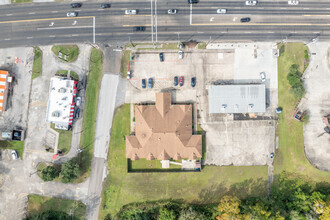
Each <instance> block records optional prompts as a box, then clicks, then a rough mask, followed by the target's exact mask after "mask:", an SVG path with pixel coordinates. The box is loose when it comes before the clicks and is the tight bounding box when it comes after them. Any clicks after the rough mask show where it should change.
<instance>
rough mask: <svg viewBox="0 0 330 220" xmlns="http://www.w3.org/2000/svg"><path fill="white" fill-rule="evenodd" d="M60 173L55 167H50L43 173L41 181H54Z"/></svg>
mask: <svg viewBox="0 0 330 220" xmlns="http://www.w3.org/2000/svg"><path fill="white" fill-rule="evenodd" d="M58 175H59V172H58V171H57V170H56V168H55V167H53V166H48V167H46V168H44V169H43V170H42V171H41V179H42V180H43V181H52V180H53V179H55V178H56V177H58Z"/></svg>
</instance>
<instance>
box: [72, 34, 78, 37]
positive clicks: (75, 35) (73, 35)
mask: <svg viewBox="0 0 330 220" xmlns="http://www.w3.org/2000/svg"><path fill="white" fill-rule="evenodd" d="M71 36H72V37H77V36H79V34H72V35H71Z"/></svg>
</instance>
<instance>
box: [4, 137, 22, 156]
mask: <svg viewBox="0 0 330 220" xmlns="http://www.w3.org/2000/svg"><path fill="white" fill-rule="evenodd" d="M23 148H24V141H0V149H12V150H16V151H17V153H18V154H19V157H20V158H21V159H23Z"/></svg>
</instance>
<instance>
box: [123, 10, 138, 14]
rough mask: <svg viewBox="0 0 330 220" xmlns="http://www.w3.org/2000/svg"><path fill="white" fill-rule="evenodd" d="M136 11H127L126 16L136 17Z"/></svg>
mask: <svg viewBox="0 0 330 220" xmlns="http://www.w3.org/2000/svg"><path fill="white" fill-rule="evenodd" d="M136 13H137V11H136V10H125V15H136Z"/></svg>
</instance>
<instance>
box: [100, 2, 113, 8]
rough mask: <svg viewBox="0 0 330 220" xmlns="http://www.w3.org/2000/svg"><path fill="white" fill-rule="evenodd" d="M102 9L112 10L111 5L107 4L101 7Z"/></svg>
mask: <svg viewBox="0 0 330 220" xmlns="http://www.w3.org/2000/svg"><path fill="white" fill-rule="evenodd" d="M101 8H103V9H106V8H111V5H110V4H106V3H105V4H102V5H101Z"/></svg>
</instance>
